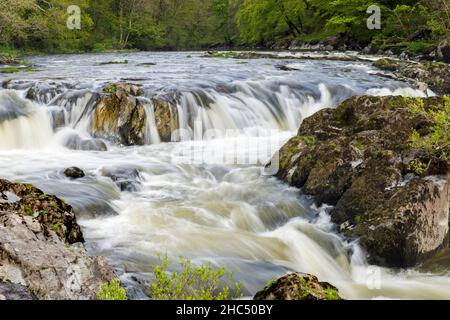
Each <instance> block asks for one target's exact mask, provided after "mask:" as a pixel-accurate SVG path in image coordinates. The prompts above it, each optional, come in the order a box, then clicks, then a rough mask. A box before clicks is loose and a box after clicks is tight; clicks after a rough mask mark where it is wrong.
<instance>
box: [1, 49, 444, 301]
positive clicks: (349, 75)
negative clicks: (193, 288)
mask: <svg viewBox="0 0 450 320" xmlns="http://www.w3.org/2000/svg"><path fill="white" fill-rule="evenodd" d="M186 55H187V54H186V53H158V54H156V53H155V54H148V53H130V54H123V56H122V57H120V58H121V59H122V58H123V59H127V60H128V61H129V63H128V65H125V66H123V65H117V64H116V65H103V66H99V62H102V61H111V60H114V59H113V58H115V56H110V55H83V56H53V57H37V58H34V62H35V63H38V64H39V65H41V66H43V67H42V69H43V70H42V71H39V72H36V73H33V74H31V75H22V76H21V75H19V76H18V78H17V79H13V80H11V81H9V82H8V83H7V85H5V86H6V87H9V88H12V89H15V90H1V91H0V159H1V161H0V176H1V177H3V178H7V179H11V180H18V181H25V182H30V183H34V184H36V185H37V186H38V187H40V188H42V189H44V190H45V191H46V192H48V193H52V194H56V195H58V196H60V197H63V198H64V199H66V201H67V202H69V203H70V204H71V205H72V206H74V208H75V210H76V212H77V213H78V216H79V222H80V224H81V225H82V227H83V232H84V235H85V238H86V240H87V246H88V248H89V250H90V252H91V253H92V254H99V255H104V256H106V257H107V258H108V259H109V260H110V261H111V263H113V264H114V265H115V266H116V267H117V269H118V270H119V271H120V273H121V278H122V279H123V280H124V281H125V283H127V284H128V285H130V287H131V288H134V289H132V290H131V293H132V294H133V295H134V296H135V297H142V292H141V290H143V289H145V287H146V286H148V284H146V281H149V280H150V279H151V270H152V266H153V265H154V264H155V263H156V262H157V258H156V257H157V255H158V254H159V253H163V254H164V253H167V254H168V255H169V256H170V257H172V258H175V259H176V258H177V257H178V256H180V255H182V256H185V257H188V258H191V259H192V260H193V261H194V262H196V263H197V262H198V263H204V262H211V263H213V264H215V265H217V266H226V267H228V268H229V269H230V270H234V271H236V278H238V279H240V280H242V281H243V282H244V283H245V288H244V289H245V293H246V294H248V295H249V296H250V295H251V294H254V293H255V292H256V291H257V290H258V289H261V288H262V287H264V285H265V283H266V282H267V281H268V280H270V279H272V278H275V277H277V276H279V275H282V274H283V273H285V272H288V271H302V272H309V273H312V274H315V275H317V276H318V277H319V278H320V279H321V280H322V281H329V282H330V283H333V284H334V285H336V286H337V287H338V288H339V289H340V291H341V292H342V294H343V296H344V297H346V298H350V299H366V298H383V297H384V298H450V291H449V290H448V288H449V287H450V273H449V271H448V270H449V265H450V254H449V253H448V252H444V253H443V254H442V255H441V256H439V257H437V258H436V259H434V260H432V261H430V262H429V263H428V264H426V265H423V266H421V267H420V268H416V269H411V270H403V271H399V270H391V269H384V268H375V267H373V266H370V265H368V264H367V262H366V260H365V258H364V253H363V252H362V251H361V249H360V248H359V246H358V244H357V243H348V242H346V241H344V240H343V239H342V238H341V237H340V236H339V235H337V234H336V233H335V231H334V229H335V227H334V226H333V224H332V223H331V222H330V218H329V216H328V215H327V214H326V213H325V211H324V209H323V208H315V207H314V206H313V205H312V203H311V201H310V200H308V199H307V198H305V197H303V196H302V195H301V194H300V193H299V191H298V190H297V189H295V188H291V187H288V186H286V185H284V184H283V183H281V182H280V181H278V180H277V179H275V178H273V177H268V176H264V175H261V167H262V165H263V164H264V163H267V162H268V161H269V159H270V158H271V157H272V155H273V151H274V148H265V147H259V146H267V145H274V146H275V149H277V148H279V147H280V146H281V145H282V144H283V143H284V142H285V141H287V140H288V139H289V138H290V137H291V136H292V135H293V134H295V132H296V131H297V129H298V127H299V124H300V122H301V121H302V120H303V119H304V118H306V117H308V116H310V115H312V114H313V113H314V112H317V111H318V110H320V109H322V108H324V107H332V106H336V105H337V104H338V103H339V102H340V101H342V100H344V99H346V98H348V97H350V96H353V95H356V94H364V93H368V94H373V95H386V94H403V95H420V96H424V95H425V94H424V93H423V92H420V91H417V90H413V89H411V88H408V87H407V86H406V85H405V84H402V83H399V82H395V81H391V80H387V79H384V78H380V77H377V76H374V75H371V72H372V71H373V70H372V69H371V67H370V65H369V64H364V63H361V62H358V63H357V64H349V62H337V61H308V60H305V61H303V60H302V61H300V62H298V63H295V68H296V69H299V70H300V71H292V72H284V71H279V70H277V69H276V68H275V67H274V66H275V65H276V64H279V63H280V61H279V60H270V59H269V60H268V59H261V60H251V61H249V63H247V64H242V63H239V61H235V60H234V59H229V60H227V59H202V58H200V57H199V56H200V54H195V53H192V54H190V56H192V58H187V57H186ZM69 61H70V63H69ZM148 61H152V62H155V63H156V65H155V66H152V67H151V68H148V67H143V66H142V63H145V62H148ZM21 77H25V79H23V78H21ZM30 77H33V79H30ZM61 77H65V79H63V80H61V81H60V82H58V83H57V80H53V79H60V78H61ZM125 79H128V81H131V82H136V83H138V84H140V85H142V86H143V88H144V90H145V96H146V97H142V98H140V99H141V102H142V103H143V105H144V108H145V111H146V115H147V119H146V126H147V127H146V139H145V140H146V142H147V145H145V146H136V147H123V146H118V145H114V144H112V143H110V142H106V143H107V144H108V150H107V151H103V152H101V151H99V150H98V148H97V149H95V150H91V151H89V150H70V149H68V148H67V145H68V144H69V142H70V141H72V142H73V141H74V139H75V140H76V142H73V143H72V144H75V145H81V144H82V142H83V141H88V140H89V139H91V140H92V136H91V134H90V132H91V130H90V125H91V119H92V113H93V110H94V107H95V102H96V99H97V98H98V93H99V92H100V91H101V88H102V86H103V85H105V84H106V83H111V82H116V81H120V80H125ZM42 83H44V84H45V85H43V84H42ZM37 84H40V85H39V88H40V90H34V94H35V96H36V98H35V101H37V102H31V101H29V100H25V99H24V98H23V96H24V95H25V92H26V91H25V90H27V88H28V87H30V86H34V87H36V85H37ZM169 93H176V94H175V97H174V98H173V99H172V100H171V103H173V104H175V107H176V110H177V112H178V122H179V127H180V129H184V130H186V131H187V132H189V133H190V135H191V138H192V139H193V140H194V141H195V143H196V144H195V146H196V147H200V148H202V149H201V150H203V151H206V152H205V157H203V158H200V159H196V160H198V161H192V160H193V159H192V158H191V157H190V153H189V152H191V151H192V150H193V146H194V145H193V141H180V142H177V143H160V141H161V137H160V136H159V134H158V131H157V129H156V126H157V120H158V119H156V115H155V106H154V105H153V103H152V100H151V98H152V97H153V96H154V95H155V94H158V95H160V96H164V94H169ZM212 129H214V130H216V131H217V132H218V133H225V134H224V135H222V136H217V135H210V136H207V137H205V133H207V132H208V131H211V130H212ZM230 130H231V131H230ZM74 137H77V138H74ZM77 139H78V140H77ZM75 149H77V148H75ZM221 153H222V154H224V157H223V158H221V157H218V156H217V155H218V154H221ZM252 156H253V157H254V159H253V160H255V159H256V160H257V161H253V160H252V159H251V158H252ZM223 159H227V160H230V161H223ZM239 160H242V161H239ZM70 166H78V167H80V168H82V169H83V170H84V171H85V172H86V174H87V175H86V177H85V178H83V179H79V180H69V179H67V178H66V177H64V175H63V173H62V172H63V170H64V169H65V168H67V167H70ZM112 177H114V179H112Z"/></svg>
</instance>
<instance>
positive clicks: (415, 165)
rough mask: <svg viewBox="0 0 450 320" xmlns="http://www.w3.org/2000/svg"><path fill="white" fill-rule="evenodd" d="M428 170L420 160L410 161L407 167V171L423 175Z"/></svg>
mask: <svg viewBox="0 0 450 320" xmlns="http://www.w3.org/2000/svg"><path fill="white" fill-rule="evenodd" d="M427 169H428V165H427V164H426V163H423V162H422V161H421V160H412V161H411V162H410V163H409V165H408V170H409V171H411V172H414V173H416V174H418V175H419V176H421V175H423V174H424V173H425V172H426V171H427Z"/></svg>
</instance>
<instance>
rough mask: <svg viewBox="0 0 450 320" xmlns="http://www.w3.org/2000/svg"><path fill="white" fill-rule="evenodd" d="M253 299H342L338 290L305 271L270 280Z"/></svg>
mask: <svg viewBox="0 0 450 320" xmlns="http://www.w3.org/2000/svg"><path fill="white" fill-rule="evenodd" d="M254 300H266V301H267V300H305V301H318V300H342V298H341V297H340V295H339V290H338V289H337V288H335V287H334V286H332V285H331V284H329V283H327V282H320V281H319V280H318V279H317V277H315V276H313V275H310V274H306V273H293V274H289V275H286V276H284V277H282V278H280V279H278V280H275V281H271V282H270V283H269V284H268V285H267V286H266V287H265V288H264V289H263V290H262V291H260V292H258V293H257V294H256V295H255V297H254Z"/></svg>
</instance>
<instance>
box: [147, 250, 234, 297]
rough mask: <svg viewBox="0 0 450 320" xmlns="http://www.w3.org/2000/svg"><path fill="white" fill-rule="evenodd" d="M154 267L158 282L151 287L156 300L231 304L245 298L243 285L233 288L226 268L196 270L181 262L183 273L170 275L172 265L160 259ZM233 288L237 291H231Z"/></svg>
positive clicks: (184, 261)
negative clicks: (226, 302)
mask: <svg viewBox="0 0 450 320" xmlns="http://www.w3.org/2000/svg"><path fill="white" fill-rule="evenodd" d="M159 260H160V263H159V265H157V266H156V267H154V269H153V272H154V275H155V278H156V279H155V281H154V282H153V283H152V285H151V296H150V298H152V299H153V300H229V299H233V298H240V297H241V284H239V283H234V284H232V278H233V274H229V275H228V276H227V274H228V272H227V270H226V269H225V268H219V269H216V270H213V268H212V266H211V265H210V264H207V265H201V266H193V265H192V262H191V261H190V260H187V259H184V258H180V271H175V272H172V273H169V271H168V270H169V267H170V266H171V264H172V262H171V261H170V260H169V258H168V257H167V256H165V257H164V258H163V259H162V258H161V257H160V259H159ZM230 286H233V287H234V288H233V289H231V288H230Z"/></svg>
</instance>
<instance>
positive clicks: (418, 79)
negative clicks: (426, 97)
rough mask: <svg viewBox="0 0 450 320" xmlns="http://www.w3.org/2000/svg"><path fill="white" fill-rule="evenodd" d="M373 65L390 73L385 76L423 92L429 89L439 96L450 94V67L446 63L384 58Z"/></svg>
mask: <svg viewBox="0 0 450 320" xmlns="http://www.w3.org/2000/svg"><path fill="white" fill-rule="evenodd" d="M373 65H374V66H375V67H377V68H379V69H381V70H384V71H389V72H390V73H388V74H385V75H384V76H387V77H390V78H394V79H396V80H401V81H406V82H409V83H411V84H413V85H415V86H416V87H418V88H420V89H422V90H424V89H427V88H429V89H431V90H433V92H435V93H436V94H438V95H445V94H450V67H449V66H448V65H447V64H445V63H439V62H414V61H402V60H393V59H388V58H383V59H379V60H377V61H375V62H374V63H373ZM381 75H382V74H381Z"/></svg>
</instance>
